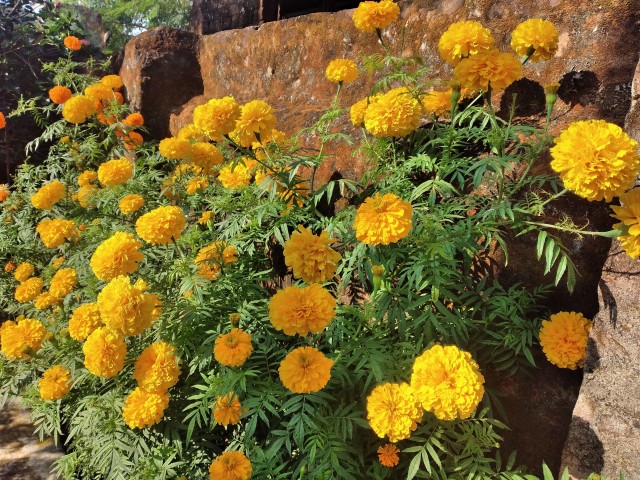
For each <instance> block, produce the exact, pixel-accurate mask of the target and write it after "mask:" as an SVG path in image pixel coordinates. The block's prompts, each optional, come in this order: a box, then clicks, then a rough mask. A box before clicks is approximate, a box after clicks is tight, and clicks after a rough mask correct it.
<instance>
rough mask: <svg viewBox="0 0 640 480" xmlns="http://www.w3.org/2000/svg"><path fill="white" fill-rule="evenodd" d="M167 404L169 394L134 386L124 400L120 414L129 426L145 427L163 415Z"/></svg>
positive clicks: (154, 422) (160, 418) (156, 421)
mask: <svg viewBox="0 0 640 480" xmlns="http://www.w3.org/2000/svg"><path fill="white" fill-rule="evenodd" d="M168 406H169V394H168V393H167V392H165V391H162V392H155V393H152V392H146V391H144V390H143V389H141V388H140V387H136V388H135V389H134V390H133V391H132V392H131V393H130V394H129V396H128V397H127V398H126V400H125V401H124V408H123V409H122V416H123V418H124V423H126V424H127V426H128V427H129V428H145V427H150V426H151V425H155V424H156V423H158V422H160V421H161V420H162V417H164V411H165V410H166V409H167V407H168Z"/></svg>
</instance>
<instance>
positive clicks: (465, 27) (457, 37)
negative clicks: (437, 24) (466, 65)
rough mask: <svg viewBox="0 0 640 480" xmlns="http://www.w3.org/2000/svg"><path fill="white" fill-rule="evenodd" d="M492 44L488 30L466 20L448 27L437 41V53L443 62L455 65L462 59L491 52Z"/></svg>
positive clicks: (477, 23) (491, 37) (478, 23)
mask: <svg viewBox="0 0 640 480" xmlns="http://www.w3.org/2000/svg"><path fill="white" fill-rule="evenodd" d="M494 43H495V40H494V39H493V35H491V31H489V29H488V28H485V27H483V26H482V24H481V23H480V22H476V21H474V20H468V21H464V22H455V23H452V24H451V25H449V28H447V30H446V31H445V32H444V33H443V34H442V36H441V37H440V40H439V41H438V51H439V52H440V56H441V57H442V59H443V60H444V61H445V62H447V63H449V64H451V65H457V64H458V63H459V62H460V60H462V59H463V58H466V57H470V56H472V55H477V54H478V53H481V52H486V51H489V50H492V49H493V48H494Z"/></svg>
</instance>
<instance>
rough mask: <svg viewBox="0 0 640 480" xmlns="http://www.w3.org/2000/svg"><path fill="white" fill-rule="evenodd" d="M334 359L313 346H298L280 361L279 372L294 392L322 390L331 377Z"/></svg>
mask: <svg viewBox="0 0 640 480" xmlns="http://www.w3.org/2000/svg"><path fill="white" fill-rule="evenodd" d="M332 366H333V360H331V359H330V358H327V357H325V356H324V354H323V353H322V352H321V351H320V350H318V349H316V348H313V347H298V348H296V349H294V350H292V351H291V352H289V354H288V355H287V356H286V357H285V359H284V360H283V361H282V362H280V368H278V373H279V374H280V380H281V381H282V384H283V385H284V386H285V387H286V388H287V389H289V390H291V391H292V392H293V393H314V392H319V391H320V390H322V389H323V388H324V387H325V385H326V384H327V382H328V381H329V379H330V378H331V367H332Z"/></svg>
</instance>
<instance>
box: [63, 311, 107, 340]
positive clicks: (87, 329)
mask: <svg viewBox="0 0 640 480" xmlns="http://www.w3.org/2000/svg"><path fill="white" fill-rule="evenodd" d="M102 325H103V323H102V319H101V318H100V310H99V309H98V304H97V303H95V302H94V303H85V304H83V305H80V306H79V307H77V308H76V309H75V310H74V311H73V313H72V314H71V318H70V319H69V336H70V337H71V338H73V339H74V340H77V341H79V342H81V341H83V340H85V339H86V338H87V337H88V336H89V335H91V334H92V333H93V332H94V331H95V330H96V329H98V328H100V327H101V326H102Z"/></svg>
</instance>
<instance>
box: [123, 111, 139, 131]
mask: <svg viewBox="0 0 640 480" xmlns="http://www.w3.org/2000/svg"><path fill="white" fill-rule="evenodd" d="M122 123H124V124H125V125H129V126H131V127H133V126H135V127H140V126H142V125H144V117H143V116H142V114H140V113H138V112H134V113H130V114H129V115H127V117H126V118H125V119H124V120H122Z"/></svg>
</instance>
